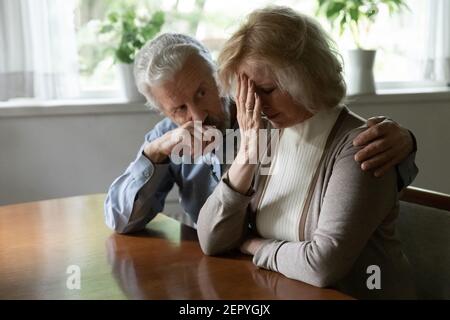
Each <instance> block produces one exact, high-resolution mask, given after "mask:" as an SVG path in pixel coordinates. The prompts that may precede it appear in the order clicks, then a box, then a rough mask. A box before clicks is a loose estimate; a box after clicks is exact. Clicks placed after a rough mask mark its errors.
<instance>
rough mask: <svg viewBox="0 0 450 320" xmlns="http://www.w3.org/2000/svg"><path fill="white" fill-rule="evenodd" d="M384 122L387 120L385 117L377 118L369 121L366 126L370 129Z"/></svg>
mask: <svg viewBox="0 0 450 320" xmlns="http://www.w3.org/2000/svg"><path fill="white" fill-rule="evenodd" d="M384 120H386V117H385V116H376V117H372V118H369V119H367V121H366V124H367V126H368V127H369V128H370V127H372V126H374V125H376V124H378V123H380V122H383V121H384Z"/></svg>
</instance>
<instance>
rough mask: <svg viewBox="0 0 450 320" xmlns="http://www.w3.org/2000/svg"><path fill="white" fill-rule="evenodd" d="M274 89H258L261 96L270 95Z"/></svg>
mask: <svg viewBox="0 0 450 320" xmlns="http://www.w3.org/2000/svg"><path fill="white" fill-rule="evenodd" d="M275 89H276V87H268V88H259V91H260V93H262V94H266V95H268V94H271V93H272V92H273V91H274V90H275Z"/></svg>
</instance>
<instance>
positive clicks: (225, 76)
mask: <svg viewBox="0 0 450 320" xmlns="http://www.w3.org/2000/svg"><path fill="white" fill-rule="evenodd" d="M336 55H337V54H336V52H335V50H334V49H333V46H332V41H331V40H330V38H329V37H328V36H327V35H326V34H325V33H324V31H323V30H322V29H321V27H320V26H319V25H318V24H317V23H316V22H315V21H313V20H312V19H311V18H309V17H307V16H304V15H301V14H299V13H296V12H295V11H293V10H291V9H289V8H285V7H269V8H266V9H262V10H257V11H255V12H253V13H252V14H250V16H249V17H248V20H247V21H246V23H245V24H244V25H242V26H241V28H240V29H239V30H238V31H237V32H236V33H235V34H234V35H233V36H232V37H231V38H230V39H229V40H228V41H227V42H226V44H225V46H224V48H223V50H222V52H221V54H220V56H219V65H220V66H219V76H220V78H221V80H222V82H223V85H224V87H225V88H226V89H227V90H228V91H230V90H231V88H232V87H233V86H234V84H236V85H237V94H236V104H237V109H238V111H237V112H238V115H237V118H238V121H239V126H240V132H241V137H242V138H241V145H240V149H239V152H238V154H237V156H236V159H235V160H234V162H233V164H232V165H231V167H230V168H229V170H228V172H227V173H226V174H225V175H224V177H223V178H222V181H221V182H220V184H219V185H218V187H217V188H216V189H215V191H214V192H213V193H212V195H211V196H210V197H209V198H208V200H207V201H206V203H205V205H204V206H203V208H202V209H201V211H200V215H199V219H198V236H199V240H200V245H201V247H202V250H203V251H204V252H205V253H206V254H209V255H215V254H220V253H224V252H226V251H229V250H232V249H235V248H240V250H241V251H242V252H244V253H247V254H250V255H253V262H254V263H255V264H256V265H257V266H258V267H261V268H265V269H269V270H273V271H276V272H279V273H282V274H283V275H285V276H287V277H289V278H292V279H297V280H300V281H303V282H306V283H309V284H312V285H315V286H319V287H328V286H332V287H335V288H338V289H339V290H341V291H343V292H346V293H348V294H350V295H352V296H354V297H358V298H410V297H413V296H414V295H413V294H414V291H413V286H412V285H411V281H410V277H409V274H410V272H409V265H408V261H407V259H406V257H405V256H404V254H403V252H402V250H401V243H400V241H399V240H398V238H397V234H396V231H395V221H396V218H397V214H398V194H397V188H396V186H397V184H396V179H397V175H396V172H395V170H393V169H391V170H390V171H389V172H387V173H386V174H385V175H384V176H382V177H379V178H376V177H374V176H373V175H372V174H370V173H368V172H364V171H362V170H361V169H360V168H359V165H358V163H357V162H356V161H355V160H354V156H355V154H356V153H357V151H358V150H359V149H360V148H358V147H355V146H354V145H353V143H352V141H353V139H354V138H355V137H356V136H357V135H358V133H360V132H362V131H363V130H364V121H363V120H361V118H359V117H358V116H356V115H355V114H353V113H352V112H350V111H349V110H348V109H347V108H346V107H345V106H342V105H341V104H340V103H341V100H342V99H343V97H344V95H345V83H344V81H343V78H342V68H341V64H340V62H339V60H338V59H337V57H336ZM261 115H264V116H265V117H267V119H268V121H267V122H266V121H264V118H262V116H261ZM265 123H267V126H266V125H265ZM263 127H269V128H272V127H274V128H278V129H280V130H281V134H280V137H279V139H278V140H277V141H276V148H274V149H273V150H271V152H273V160H272V162H271V167H270V174H269V175H261V174H260V170H258V169H259V167H258V164H255V163H254V162H252V161H250V160H251V159H252V157H255V156H256V155H257V150H258V139H257V135H255V134H252V133H254V132H255V130H258V129H260V128H263ZM375 273H377V274H375ZM378 280H380V281H378Z"/></svg>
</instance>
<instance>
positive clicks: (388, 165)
mask: <svg viewBox="0 0 450 320" xmlns="http://www.w3.org/2000/svg"><path fill="white" fill-rule="evenodd" d="M398 161H399V160H398V159H397V158H394V159H392V160H391V161H389V162H388V163H386V164H385V165H384V166H382V167H381V168H379V169H377V170H375V172H374V176H375V177H377V178H380V177H382V176H384V175H385V174H386V173H387V172H388V171H389V170H390V169H392V168H393V167H394V166H395V164H396V163H397V162H398Z"/></svg>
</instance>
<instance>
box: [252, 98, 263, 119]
mask: <svg viewBox="0 0 450 320" xmlns="http://www.w3.org/2000/svg"><path fill="white" fill-rule="evenodd" d="M253 97H254V100H255V110H253V120H254V121H255V123H256V124H258V125H259V124H260V123H261V109H262V106H261V104H262V103H261V98H260V97H259V96H258V94H257V93H256V92H254V93H253Z"/></svg>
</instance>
